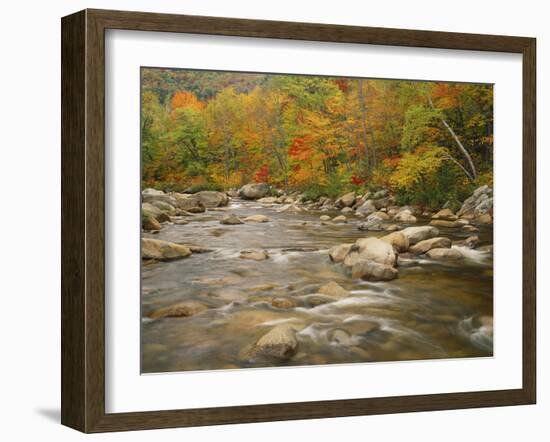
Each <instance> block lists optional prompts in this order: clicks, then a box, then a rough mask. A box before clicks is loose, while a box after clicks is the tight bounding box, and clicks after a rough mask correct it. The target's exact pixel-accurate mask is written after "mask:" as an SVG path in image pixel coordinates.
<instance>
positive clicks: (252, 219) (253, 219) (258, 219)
mask: <svg viewBox="0 0 550 442" xmlns="http://www.w3.org/2000/svg"><path fill="white" fill-rule="evenodd" d="M243 221H245V222H247V223H267V222H268V221H269V218H268V217H267V216H265V215H260V214H258V215H250V216H247V217H246V218H245V219H244V220H243Z"/></svg>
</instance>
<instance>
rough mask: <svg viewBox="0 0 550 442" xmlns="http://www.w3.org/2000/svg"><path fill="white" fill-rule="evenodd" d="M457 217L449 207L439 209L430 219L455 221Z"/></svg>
mask: <svg viewBox="0 0 550 442" xmlns="http://www.w3.org/2000/svg"><path fill="white" fill-rule="evenodd" d="M457 218H458V216H456V215H455V214H454V213H453V211H452V210H451V209H441V210H440V211H439V212H437V213H436V214H435V215H433V216H432V219H442V220H445V221H456V220H457Z"/></svg>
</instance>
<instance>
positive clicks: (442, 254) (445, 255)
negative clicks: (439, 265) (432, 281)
mask: <svg viewBox="0 0 550 442" xmlns="http://www.w3.org/2000/svg"><path fill="white" fill-rule="evenodd" d="M426 255H428V256H429V257H430V258H432V259H441V260H450V261H456V260H460V259H462V258H464V256H463V255H462V253H460V251H459V250H456V249H444V248H436V249H431V250H429V251H428V252H427V253H426Z"/></svg>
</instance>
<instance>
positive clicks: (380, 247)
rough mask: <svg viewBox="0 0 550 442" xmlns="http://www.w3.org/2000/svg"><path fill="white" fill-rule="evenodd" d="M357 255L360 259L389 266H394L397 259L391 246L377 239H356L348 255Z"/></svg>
mask: <svg viewBox="0 0 550 442" xmlns="http://www.w3.org/2000/svg"><path fill="white" fill-rule="evenodd" d="M353 253H357V254H358V257H359V258H360V259H364V260H370V261H375V262H377V263H380V264H385V265H389V266H393V265H395V261H396V259H397V257H396V254H395V251H394V250H393V246H392V245H391V244H390V243H388V242H387V241H383V240H381V239H379V238H374V237H371V238H361V239H358V240H357V241H356V242H355V244H354V246H353V247H352V248H351V249H350V252H349V255H351V254H353Z"/></svg>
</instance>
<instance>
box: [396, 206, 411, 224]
mask: <svg viewBox="0 0 550 442" xmlns="http://www.w3.org/2000/svg"><path fill="white" fill-rule="evenodd" d="M393 219H394V220H395V221H398V222H401V223H407V224H414V223H416V217H415V216H414V215H413V214H412V213H411V211H410V210H408V209H405V210H400V211H399V212H397V213H396V214H395V216H394V217H393Z"/></svg>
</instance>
